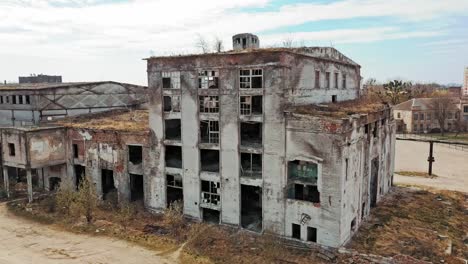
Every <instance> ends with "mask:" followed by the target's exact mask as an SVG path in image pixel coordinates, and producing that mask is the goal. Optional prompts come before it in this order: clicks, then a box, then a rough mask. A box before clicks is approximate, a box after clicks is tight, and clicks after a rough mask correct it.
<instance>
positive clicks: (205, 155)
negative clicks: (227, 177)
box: [200, 149, 219, 172]
mask: <svg viewBox="0 0 468 264" xmlns="http://www.w3.org/2000/svg"><path fill="white" fill-rule="evenodd" d="M200 160H201V170H202V171H208V172H219V150H209V149H202V150H200Z"/></svg>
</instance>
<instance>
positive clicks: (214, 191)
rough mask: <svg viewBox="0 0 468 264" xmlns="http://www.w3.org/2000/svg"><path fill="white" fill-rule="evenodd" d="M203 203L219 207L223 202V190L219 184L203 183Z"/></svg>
mask: <svg viewBox="0 0 468 264" xmlns="http://www.w3.org/2000/svg"><path fill="white" fill-rule="evenodd" d="M201 183H202V186H201V187H202V202H203V203H204V204H209V205H214V206H218V205H220V202H221V196H220V193H221V189H220V185H219V182H212V181H201Z"/></svg>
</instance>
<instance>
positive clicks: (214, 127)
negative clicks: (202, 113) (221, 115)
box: [200, 120, 219, 144]
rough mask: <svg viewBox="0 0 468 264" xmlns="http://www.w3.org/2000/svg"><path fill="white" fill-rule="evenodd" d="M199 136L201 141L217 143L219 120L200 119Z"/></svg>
mask: <svg viewBox="0 0 468 264" xmlns="http://www.w3.org/2000/svg"><path fill="white" fill-rule="evenodd" d="M200 137H201V138H200V141H201V142H202V143H215V144H216V143H219V122H218V121H212V120H206V121H205V120H202V121H200Z"/></svg>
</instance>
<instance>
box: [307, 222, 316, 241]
mask: <svg viewBox="0 0 468 264" xmlns="http://www.w3.org/2000/svg"><path fill="white" fill-rule="evenodd" d="M307 241H310V242H317V228H315V227H310V226H308V227H307Z"/></svg>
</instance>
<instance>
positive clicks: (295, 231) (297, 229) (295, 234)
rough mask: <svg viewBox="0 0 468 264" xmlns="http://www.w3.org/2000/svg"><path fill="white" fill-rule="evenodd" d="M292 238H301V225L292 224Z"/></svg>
mask: <svg viewBox="0 0 468 264" xmlns="http://www.w3.org/2000/svg"><path fill="white" fill-rule="evenodd" d="M292 238H295V239H301V226H300V225H298V224H292Z"/></svg>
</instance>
